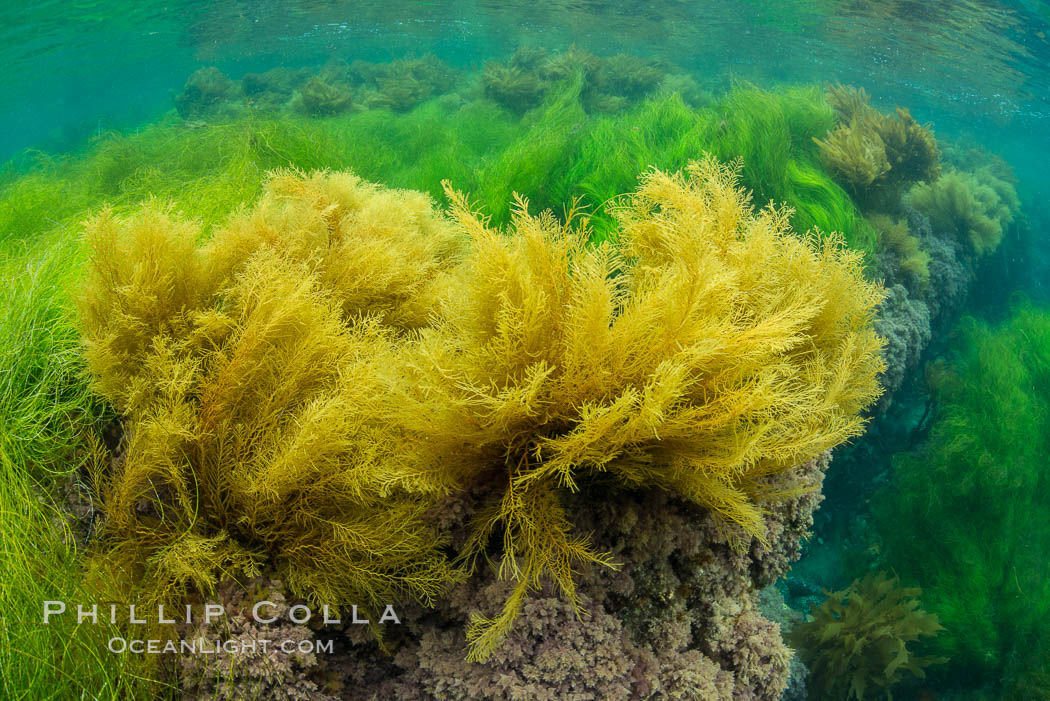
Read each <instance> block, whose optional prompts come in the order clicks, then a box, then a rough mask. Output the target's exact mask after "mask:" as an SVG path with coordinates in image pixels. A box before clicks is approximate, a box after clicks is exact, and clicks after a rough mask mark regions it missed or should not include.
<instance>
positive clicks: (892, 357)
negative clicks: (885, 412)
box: [875, 285, 932, 407]
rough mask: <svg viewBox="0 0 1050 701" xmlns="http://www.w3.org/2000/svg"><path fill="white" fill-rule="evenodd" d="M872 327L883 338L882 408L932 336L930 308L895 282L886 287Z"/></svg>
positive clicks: (917, 361)
mask: <svg viewBox="0 0 1050 701" xmlns="http://www.w3.org/2000/svg"><path fill="white" fill-rule="evenodd" d="M875 328H876V329H877V330H878V332H879V335H880V336H882V337H883V338H885V339H886V349H885V351H884V353H885V357H886V370H885V372H884V373H883V375H882V378H881V381H882V384H883V386H884V387H885V388H886V394H885V395H884V396H883V398H882V399H881V400H880V406H883V407H884V406H888V404H889V402H890V396H891V395H892V394H893V392H895V391H896V390H897V389H898V388H900V386H901V384H903V382H904V378H905V376H906V375H907V373H908V371H909V370H911V369H912V368H914V367H915V366H917V365H918V363H919V358H920V357H921V356H922V351H923V350H925V348H926V346H927V344H929V342H930V339H931V338H932V332H931V331H930V310H929V308H928V307H927V306H926V303H925V302H923V301H921V300H918V299H913V298H911V297H910V296H909V295H908V290H907V289H905V288H904V286H903V285H894V286H893V287H891V288H889V290H887V294H886V300H885V301H884V302H883V303H882V307H881V308H880V309H879V314H878V318H877V319H876V321H875Z"/></svg>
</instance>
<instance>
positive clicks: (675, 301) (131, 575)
mask: <svg viewBox="0 0 1050 701" xmlns="http://www.w3.org/2000/svg"><path fill="white" fill-rule="evenodd" d="M739 167H740V166H739V164H738V163H737V164H732V165H725V164H723V163H720V162H718V161H717V160H715V159H713V158H705V159H703V160H701V161H700V162H694V163H691V164H690V165H689V167H688V168H687V169H686V171H685V172H684V173H678V174H665V173H662V172H660V171H657V170H650V171H648V172H647V173H645V174H644V175H643V176H642V179H641V183H640V186H639V188H638V189H637V191H636V192H635V193H634V194H632V195H629V196H627V197H624V198H622V199H621V200H619V201H618V202H617V203H616V204H615V206H612V207H611V208H610V211H611V212H612V213H613V216H614V218H615V220H616V222H617V226H618V232H617V235H616V236H615V237H613V241H615V242H613V241H605V242H602V243H599V244H592V243H590V241H591V231H590V229H589V226H588V219H587V218H586V216H584V215H582V214H581V213H580V212H581V210H580V209H579V208H578V207H570V209H569V211H568V212H567V215H566V217H565V218H564V220H559V219H557V218H556V217H555V216H554V215H553V214H552V213H551V212H550V211H545V212H543V213H540V214H538V215H534V214H531V213H530V212H529V211H528V202H527V200H525V199H524V198H521V197H517V198H516V199H515V202H514V205H513V207H512V214H511V219H510V222H511V223H510V225H509V227H508V229H507V230H506V231H500V230H497V229H494V228H492V227H490V226H489V224H488V221H487V220H486V219H485V218H483V217H481V216H480V215H478V214H477V213H475V212H474V211H473V208H472V207H471V206H470V204H469V201H468V198H467V197H466V196H464V195H462V194H460V193H458V192H456V191H455V190H454V189H453V188H452V187H451V185H449V184H447V183H446V185H445V188H446V193H447V195H448V197H449V199H450V201H451V203H452V205H451V208H450V210H449V212H448V215H447V216H446V215H444V214H442V213H440V212H438V211H436V210H435V208H434V207H433V205H432V204H431V202H430V200H429V198H428V197H427V196H425V195H422V194H420V193H416V192H411V191H393V190H386V189H383V188H380V187H377V186H373V185H369V184H367V183H364V182H362V181H361V180H359V179H358V178H356V177H355V176H353V175H350V174H348V173H334V174H327V173H315V174H313V175H309V176H307V175H303V174H300V173H291V172H278V173H275V174H273V175H272V176H271V177H270V179H269V180H268V182H267V183H266V186H265V188H264V194H263V196H262V199H261V200H260V202H259V203H258V204H257V205H256V206H255V207H254V208H253V209H252V210H250V211H242V212H240V213H238V214H236V215H234V216H233V217H232V218H231V219H230V220H229V222H228V223H227V224H226V225H225V226H223V227H220V228H219V230H218V231H217V232H216V233H215V234H214V235H213V237H212V238H211V239H210V240H209V241H208V242H207V243H205V244H201V243H200V242H198V240H197V239H198V238H199V232H198V230H197V228H196V227H195V225H193V224H191V223H186V222H180V221H179V220H178V219H177V218H176V217H175V216H173V215H172V214H171V212H170V211H168V210H167V209H165V208H164V207H161V206H160V205H158V204H156V203H148V204H147V205H145V206H144V207H143V209H142V210H141V211H140V212H139V213H138V214H136V215H134V216H131V217H128V218H118V217H116V216H115V215H113V214H112V213H110V212H103V213H102V214H100V215H98V216H97V217H96V218H94V219H92V220H91V221H89V222H88V225H87V233H88V243H89V246H90V248H91V249H92V252H93V255H92V259H91V264H90V268H89V279H88V282H87V286H86V289H85V294H84V302H83V309H84V324H83V332H84V336H85V341H86V348H87V358H88V364H89V367H90V370H91V372H92V374H93V376H94V381H95V387H96V389H97V390H98V391H99V392H100V393H102V394H103V395H104V396H105V397H106V398H107V399H108V400H109V401H110V402H111V403H112V404H113V405H114V406H115V407H116V409H117V410H118V412H119V413H120V414H121V415H122V417H123V421H124V428H125V432H126V439H127V448H126V450H125V451H124V454H123V456H122V457H120V458H119V459H116V460H114V461H113V466H112V467H111V468H100V469H98V470H97V471H96V477H97V484H98V487H97V489H98V491H99V492H100V494H101V495H102V497H103V503H104V511H105V518H104V523H103V526H102V529H101V535H100V537H99V538H98V539H97V542H96V547H95V557H94V560H93V566H94V568H95V569H96V570H100V571H103V572H106V573H109V574H111V575H112V578H113V581H115V582H118V583H121V584H123V585H124V587H125V589H129V588H131V587H132V586H133V583H141V584H138V585H135V586H140V587H141V588H142V591H141V592H140V593H144V594H148V595H150V596H152V598H153V599H155V600H168V599H177V598H179V597H181V596H183V595H184V594H185V593H186V592H187V591H188V590H189V589H190V588H196V589H203V590H208V589H210V588H211V587H212V586H213V585H214V583H215V582H216V581H217V580H218V579H220V578H221V577H225V576H229V575H231V574H234V575H235V574H237V573H238V572H243V573H244V574H246V575H249V576H254V575H255V574H256V573H258V572H260V571H275V572H276V573H277V574H278V575H279V576H280V577H281V578H282V579H283V580H284V581H286V583H287V584H288V585H289V587H290V588H291V589H292V591H293V593H295V594H296V595H299V596H303V597H306V598H308V599H310V600H311V601H314V602H317V603H323V604H329V605H334V606H346V605H349V604H351V603H360V604H372V605H378V604H380V603H381V602H383V601H385V600H386V598H387V597H404V596H414V597H415V598H417V599H419V600H421V601H423V602H424V603H426V602H429V601H432V600H433V599H434V597H437V596H439V595H440V593H441V589H442V586H443V585H444V584H447V583H449V582H452V581H454V580H455V579H457V578H458V577H461V576H462V575H463V573H464V572H470V571H471V568H472V567H479V566H481V565H479V564H478V563H481V562H486V561H492V562H493V563H494V566H495V567H497V568H498V571H499V574H500V575H501V576H502V577H503V578H505V579H508V580H510V581H511V582H513V587H512V589H511V592H510V595H509V598H508V599H507V601H506V603H505V605H504V607H503V610H502V612H500V613H497V614H496V615H495V616H492V617H485V616H483V615H481V614H479V615H478V616H477V617H476V618H475V620H474V622H473V624H472V625H471V627H470V629H469V630H468V632H467V635H468V638H469V639H470V640H471V642H472V646H471V650H470V657H471V658H472V659H484V658H485V657H487V656H488V655H490V654H491V653H492V652H493V651H494V650H495V649H497V648H498V647H499V645H500V644H501V642H502V640H503V639H504V637H505V635H506V633H507V632H508V631H509V630H511V628H512V626H513V624H514V621H515V618H516V617H517V615H518V614H519V613H520V611H521V609H522V606H523V603H524V601H525V600H526V598H527V596H528V595H529V593H530V592H531V591H533V590H534V589H536V588H537V587H539V586H540V584H541V582H543V581H545V580H547V581H553V582H555V583H557V585H559V586H560V589H561V591H562V593H563V594H564V595H565V596H566V597H567V598H568V599H569V600H571V601H573V602H574V604H576V603H578V602H577V600H576V595H575V590H574V584H573V582H574V580H573V577H574V568H575V567H577V566H580V565H581V564H583V563H587V562H597V563H604V564H613V563H611V562H610V561H609V559H608V558H607V557H605V556H604V555H602V554H601V553H599V552H596V551H595V550H594V549H592V548H591V547H590V546H589V543H588V540H587V539H586V538H585V537H583V536H581V535H580V534H579V533H577V532H575V530H574V528H573V518H572V514H571V513H570V512H569V511H568V510H567V509H566V507H565V505H564V504H565V502H564V500H563V497H564V496H565V495H566V494H567V493H568V492H571V491H578V490H581V489H586V486H587V484H588V482H589V481H590V480H592V479H595V478H598V479H603V480H605V481H606V482H609V481H611V482H612V483H613V484H614V485H619V486H621V487H625V488H640V489H652V488H659V489H666V490H672V491H674V492H676V493H678V494H679V495H681V496H683V497H685V498H687V499H688V500H690V501H692V502H694V503H697V504H700V505H702V506H704V507H707V508H708V509H710V510H711V511H712V512H714V513H716V514H718V515H719V516H720V517H721V519H722V521H723V522H724V524H725V526H726V528H727V529H728V530H729V531H732V532H734V533H737V534H739V536H740V538H741V539H750V538H757V539H759V540H761V539H763V538H764V537H765V533H764V532H763V526H762V523H763V521H762V519H761V503H762V502H763V501H768V500H773V499H778V498H784V497H786V496H791V495H786V494H783V493H778V490H776V489H774V488H773V487H771V486H770V485H771V484H772V483H771V481H770V477H771V476H773V475H776V474H778V473H781V472H784V471H786V470H788V469H790V468H792V467H793V466H795V465H797V464H799V463H802V462H805V461H807V460H810V459H812V458H814V457H815V456H817V455H820V454H821V453H823V452H824V451H826V450H827V449H828V448H831V447H833V446H835V445H838V444H839V443H841V442H843V441H845V440H847V439H848V438H850V437H851V436H855V435H857V434H858V433H859V432H860V430H861V429H862V426H863V419H862V418H861V415H860V412H861V411H862V410H863V409H864V408H865V407H866V406H868V405H869V404H870V403H871V402H872V401H873V400H874V399H875V398H876V397H877V396H878V394H879V391H880V389H879V386H878V383H877V381H876V376H877V374H878V373H879V372H880V371H881V370H882V361H881V357H880V350H881V347H882V341H881V339H880V338H879V337H878V336H877V335H876V334H875V332H874V331H873V330H872V328H871V320H872V314H873V310H874V308H875V305H876V304H877V303H878V302H879V300H880V299H881V298H882V291H881V289H880V288H879V287H878V286H877V285H875V284H872V283H870V282H868V281H866V280H865V278H864V276H863V274H862V271H861V256H862V254H861V253H859V252H857V251H854V250H851V249H848V248H846V247H845V246H843V245H842V242H841V240H840V239H839V238H837V237H835V236H825V235H822V234H819V233H816V232H814V233H811V234H810V235H807V236H798V235H796V234H795V233H793V232H792V231H791V227H790V224H789V216H790V210H787V209H783V208H775V207H772V206H770V207H767V208H764V209H762V210H761V211H757V212H756V211H754V209H753V208H752V206H751V204H750V194H749V193H748V192H746V191H745V190H744V189H743V188H741V187H740V186H739V185H738V177H739ZM479 485H480V486H484V487H485V488H482V489H476V490H475V491H476V492H477V493H478V494H481V495H482V496H481V497H479V498H478V500H477V501H478V503H473V504H469V505H468V507H467V508H468V509H469V510H471V511H472V512H473V523H474V526H473V536H472V537H471V538H469V539H468V541H467V542H466V544H465V545H463V547H461V548H460V550H459V552H458V553H453V552H450V550H449V549H448V548H446V549H442V547H441V546H442V545H443V544H444V543H446V542H448V539H447V538H445V537H444V534H442V533H440V532H436V531H435V530H434V528H435V527H433V526H431V525H428V521H426V519H425V518H424V512H425V511H426V510H427V509H428V508H429V507H431V506H433V505H434V504H435V503H436V502H437V501H438V500H439V499H440V498H441V497H443V496H444V495H447V494H450V493H457V492H459V493H471V492H470V491H467V492H464V490H470V489H473V488H476V487H479ZM780 491H781V492H782V491H783V490H780ZM486 494H487V495H489V496H488V497H486V496H485V495H486ZM577 610H579V608H578V605H577Z"/></svg>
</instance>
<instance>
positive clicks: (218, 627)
mask: <svg viewBox="0 0 1050 701" xmlns="http://www.w3.org/2000/svg"><path fill="white" fill-rule="evenodd" d="M215 601H216V602H218V603H219V604H221V605H222V606H223V608H224V610H225V616H223V617H222V618H221V619H220V620H218V621H213V622H212V623H211V624H210V625H209V624H206V623H204V622H203V619H201V620H198V621H196V622H194V623H193V624H182V625H180V626H179V634H180V636H181V638H182V639H183V640H188V641H199V642H201V644H202V645H203V646H206V647H207V646H214V652H213V653H209V654H186V655H179V656H178V677H179V684H180V686H181V688H182V696H181V698H182V700H183V701H217V700H219V699H222V700H223V701H256V700H257V699H272V698H280V699H287V700H288V701H338V697H336V696H331V695H329V694H327V693H324V691H322V689H321V688H320V685H321V684H323V682H324V676H323V672H324V665H323V663H322V660H321V659H320V658H319V657H318V655H317V654H316V653H315V652H313V651H309V652H308V651H304V650H305V648H306V647H307V646H310V647H312V646H313V642H314V640H315V638H314V631H313V630H311V629H310V628H309V627H308V626H306V625H301V624H296V623H293V622H291V621H290V620H289V617H288V611H289V606H290V602H288V601H287V600H286V599H285V595H284V593H283V586H282V584H281V582H280V581H277V580H267V579H265V578H256V579H255V580H252V581H249V582H246V583H243V584H238V583H235V582H233V581H227V582H225V583H223V584H222V585H220V586H219V587H218V589H217V591H216V597H215ZM258 601H268V602H271V603H272V604H273V606H272V607H268V608H267V614H268V615H272V616H275V617H276V618H277V622H276V623H274V624H264V623H259V622H257V621H256V620H255V619H254V617H253V616H252V613H251V609H252V607H253V606H254V605H255V604H256V602H258ZM285 641H291V642H294V643H296V647H295V649H294V651H293V652H286V651H284V650H282V648H281V645H280V644H281V643H284V642H285ZM300 642H302V643H305V644H304V646H303V649H299V647H298V643H300ZM227 644H229V645H231V646H233V649H235V650H236V652H231V651H230V650H229V649H227V648H226V647H225V645H227Z"/></svg>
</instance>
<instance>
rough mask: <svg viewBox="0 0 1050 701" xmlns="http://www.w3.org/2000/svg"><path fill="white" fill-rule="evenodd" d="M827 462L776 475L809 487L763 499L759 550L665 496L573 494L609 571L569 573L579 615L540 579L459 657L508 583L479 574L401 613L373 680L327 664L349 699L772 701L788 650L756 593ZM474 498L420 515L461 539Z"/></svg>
mask: <svg viewBox="0 0 1050 701" xmlns="http://www.w3.org/2000/svg"><path fill="white" fill-rule="evenodd" d="M827 464H828V456H827V455H826V454H825V455H823V456H821V457H820V458H818V459H816V460H812V461H810V462H808V463H806V464H804V465H801V466H799V467H797V468H795V469H794V470H791V471H789V472H787V473H784V474H782V475H781V476H780V477H779V478H778V479H779V480H780V485H781V486H783V487H785V488H790V487H795V488H806V489H810V490H812V491H809V492H807V493H806V494H803V495H802V496H799V497H796V498H794V499H789V500H787V501H784V502H780V503H774V504H768V505H767V507H768V515H767V517H766V518H767V528H768V532H769V543H768V544H767V545H765V546H762V547H757V546H756V544H755V541H754V540H751V545H750V547H746V548H741V545H744V544H745V543H741V542H740V541H739V538H744V539H745V541H746V540H749V538H748V537H747V536H743V535H741V534H739V533H733V532H731V531H728V530H727V529H726V527H725V525H724V524H723V523H721V522H720V520H719V519H718V518H717V517H715V516H714V515H713V514H711V513H710V512H707V511H705V510H704V509H702V508H700V507H697V506H696V505H692V504H689V503H687V502H685V501H684V500H682V499H680V498H677V497H674V496H672V495H669V494H667V493H666V492H648V493H639V492H627V491H621V490H610V491H599V492H598V494H595V493H594V492H593V491H590V492H589V496H588V497H586V498H585V497H583V496H581V495H577V496H576V497H571V498H570V499H568V502H569V503H568V504H567V506H568V507H569V508H570V509H571V510H572V511H573V518H574V521H575V522H576V523H577V524H578V528H579V529H580V532H590V533H591V534H592V535H591V538H592V542H593V543H594V545H595V547H597V548H599V549H601V550H604V551H606V552H608V553H609V554H610V556H611V557H612V558H613V559H614V560H616V561H617V562H619V563H620V565H621V566H620V567H619V568H618V569H610V568H607V567H601V566H595V565H588V566H584V567H582V568H581V571H580V573H579V577H578V580H577V584H578V593H579V596H580V601H581V603H582V605H583V609H584V611H585V613H584V614H583V615H582V616H581V617H577V616H576V615H575V613H574V610H573V607H572V605H571V604H570V603H569V602H568V601H567V600H566V598H565V597H564V596H563V595H562V594H561V592H559V591H558V589H557V587H556V586H554V585H552V584H551V583H550V582H549V581H547V582H546V583H545V584H544V587H543V589H542V591H541V592H539V593H538V594H535V595H534V596H532V597H531V598H530V599H529V601H528V602H527V603H526V604H525V608H524V610H523V612H522V614H521V616H520V619H519V621H518V624H517V625H516V626H515V628H514V629H513V631H512V632H511V633H510V635H509V636H508V638H507V640H506V642H505V643H504V645H503V646H501V648H499V649H498V650H497V651H496V652H495V653H494V654H493V655H492V657H491V658H489V659H488V660H486V661H485V662H468V661H466V660H465V659H464V651H463V640H462V633H461V630H462V629H463V627H465V625H466V624H467V621H468V620H469V619H470V617H471V615H472V614H473V612H474V611H476V610H477V609H478V608H481V609H482V610H485V611H487V612H489V613H495V612H497V611H498V610H499V607H500V606H501V605H502V602H503V601H504V599H505V598H506V597H507V595H508V593H509V590H510V588H511V586H512V585H511V583H509V582H505V581H501V580H500V579H499V577H498V576H497V574H496V572H495V571H493V570H491V569H489V570H487V572H486V573H485V574H484V575H483V576H479V577H475V578H473V579H471V580H470V581H468V582H465V583H462V584H460V585H457V586H456V587H455V588H454V589H453V590H452V592H451V594H450V596H449V597H448V598H447V599H446V600H443V601H441V602H439V603H438V607H437V610H436V612H431V613H426V612H424V611H423V610H422V609H418V610H417V612H416V613H409V614H406V615H405V616H403V617H402V619H403V629H404V630H403V631H402V632H405V633H407V635H406V637H405V638H404V639H403V640H401V641H400V646H399V648H398V649H397V651H396V652H395V654H394V658H393V663H394V668H393V669H391V670H389V675H390V676H388V677H387V678H385V679H375V678H374V676H375V675H374V672H375V667H374V666H373V665H362V664H359V663H354V662H352V661H350V660H343V661H333V665H334V666H336V667H339V668H340V669H342V670H343V672H344V674H346V675H347V676H346V677H345V678H344V679H343V687H344V688H346V689H354V690H355V694H356V695H355V696H354V697H353V698H372V699H401V700H411V699H430V698H443V699H468V698H476V699H513V698H536V699H558V700H560V699H581V700H582V699H596V698H600V699H656V698H661V699H710V700H717V699H726V700H729V699H745V698H746V699H769V700H771V701H772V700H774V699H779V698H780V697H781V693H782V691H783V689H784V688H785V686H786V685H787V683H788V678H789V675H791V674H792V672H791V671H790V667H789V660H790V658H791V652H790V650H789V649H788V648H787V647H786V646H785V645H784V643H783V641H782V639H781V635H780V627H779V625H778V624H777V623H776V622H773V621H771V620H769V619H768V618H766V617H765V616H764V615H763V614H762V613H761V612H760V610H759V602H758V588H759V587H760V586H761V583H762V582H766V581H769V580H771V579H772V578H775V577H777V576H780V575H782V574H783V573H784V572H785V571H786V569H787V567H788V566H789V564H790V561H792V560H793V559H795V558H797V555H798V546H799V539H800V537H801V536H803V535H805V534H806V533H807V532H808V528H809V526H810V525H811V524H812V514H813V509H814V508H815V506H816V504H817V503H819V501H820V497H819V486H820V483H821V481H822V479H823V474H824V470H825V469H826V467H827ZM599 496H600V498H597V497H599ZM477 499H478V495H476V494H472V495H469V496H464V495H457V496H455V497H452V498H450V499H449V500H447V501H446V502H445V503H444V505H443V506H442V507H441V508H440V509H437V510H435V512H434V513H433V514H432V516H431V518H433V519H434V520H435V522H436V524H437V525H438V527H439V528H441V529H442V530H445V529H446V528H449V527H451V528H452V529H453V530H454V531H457V530H458V532H459V537H458V539H457V538H456V537H454V538H453V542H454V543H455V542H457V541H458V542H463V541H464V540H465V539H466V538H467V537H468V535H467V531H469V527H470V524H469V517H468V511H469V506H468V504H469V502H470V501H476V500H477ZM453 524H455V525H453ZM362 652H364V651H363V650H361V649H358V650H356V652H355V654H358V655H360V654H361V653H362ZM366 657H367V653H366ZM800 673H801V672H798V671H796V672H794V674H795V675H796V676H797V675H798V674H800ZM363 674H371V675H372V678H371V679H363V678H361V677H359V676H358V675H363ZM796 698H799V697H797V696H796Z"/></svg>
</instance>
